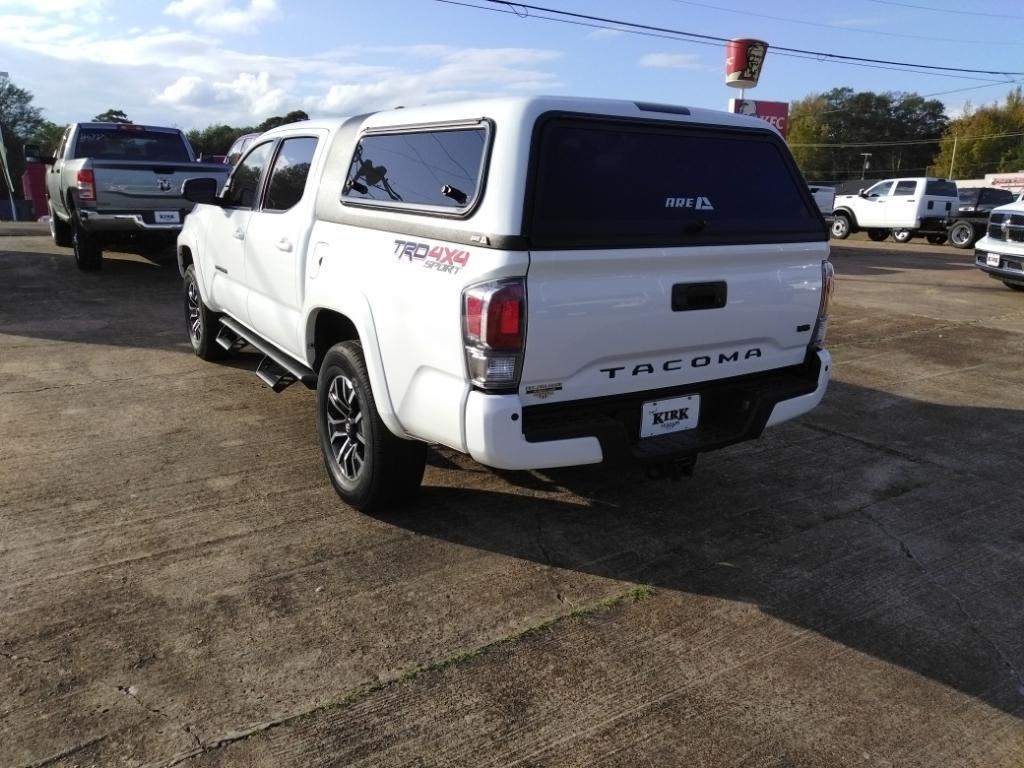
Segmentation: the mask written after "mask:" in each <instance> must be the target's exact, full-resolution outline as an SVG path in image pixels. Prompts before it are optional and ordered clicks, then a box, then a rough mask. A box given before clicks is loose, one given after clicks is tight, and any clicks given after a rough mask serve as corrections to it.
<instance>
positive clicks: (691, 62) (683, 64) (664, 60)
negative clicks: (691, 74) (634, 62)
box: [640, 53, 707, 69]
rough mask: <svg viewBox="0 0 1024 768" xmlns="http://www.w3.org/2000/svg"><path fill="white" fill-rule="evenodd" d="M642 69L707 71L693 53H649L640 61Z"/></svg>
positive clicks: (705, 66)
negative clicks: (659, 68)
mask: <svg viewBox="0 0 1024 768" xmlns="http://www.w3.org/2000/svg"><path fill="white" fill-rule="evenodd" d="M640 66H641V67H661V68H667V69H707V65H705V64H701V63H700V57H699V56H697V55H696V54H692V53H648V54H647V55H646V56H644V57H643V58H642V59H640Z"/></svg>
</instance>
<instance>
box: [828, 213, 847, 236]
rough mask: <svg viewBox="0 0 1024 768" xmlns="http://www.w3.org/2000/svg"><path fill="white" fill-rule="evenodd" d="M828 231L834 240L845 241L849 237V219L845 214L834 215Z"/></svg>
mask: <svg viewBox="0 0 1024 768" xmlns="http://www.w3.org/2000/svg"><path fill="white" fill-rule="evenodd" d="M830 231H831V233H832V237H834V238H835V239H836V240H845V239H846V238H848V237H849V236H850V218H849V217H848V216H847V215H846V214H845V213H837V214H835V215H834V216H833V217H832V228H831V230H830Z"/></svg>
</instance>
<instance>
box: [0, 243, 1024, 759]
mask: <svg viewBox="0 0 1024 768" xmlns="http://www.w3.org/2000/svg"><path fill="white" fill-rule="evenodd" d="M40 231H41V230H39V229H38V228H37V227H35V226H34V225H33V226H30V227H27V228H26V227H22V228H20V229H13V228H11V227H10V225H8V229H7V230H5V231H0V298H2V301H0V766H43V765H47V766H48V765H54V766H104V767H106V766H140V765H145V766H186V767H187V768H200V767H201V766H202V767H207V766H265V767H266V768H270V767H274V768H276V767H278V766H294V767H296V768H299V767H300V766H301V767H302V768H305V767H306V766H328V765H331V766H357V765H358V766H398V765H417V766H442V765H444V766H474V767H475V766H485V765H493V766H497V765H523V766H527V765H528V766H597V765H600V766H624V767H625V766H658V767H659V768H660V767H663V766H676V765H680V766H683V765H685V766H732V765H736V766H779V767H780V768H781V767H783V766H786V767H790V766H822V767H823V768H824V767H825V766H828V767H830V768H832V767H834V766H900V767H903V766H922V767H924V766H927V767H928V768H934V767H935V766H943V767H947V766H986V767H987V768H995V767H999V766H1006V767H1007V768H1009V767H1011V766H1012V767H1013V768H1020V766H1021V765H1024V720H1022V718H1024V677H1022V674H1024V589H1022V585H1024V483H1022V482H1021V477H1022V470H1021V467H1022V466H1024V410H1022V407H1024V406H1022V403H1024V399H1022V393H1024V366H1022V360H1024V294H1021V293H1014V292H1011V291H1009V290H1007V289H1005V288H1004V287H1003V286H1002V285H1000V284H999V283H997V282H995V281H993V280H991V279H989V278H987V277H985V276H984V275H982V274H981V273H980V272H979V271H978V270H976V269H974V268H973V267H972V266H971V255H970V252H967V253H964V252H961V251H956V250H953V249H951V248H948V247H930V246H926V245H922V244H919V243H917V242H916V241H915V243H912V244H910V245H898V244H894V243H892V242H891V241H890V242H888V243H882V244H874V243H868V242H867V241H861V242H856V241H852V240H851V241H847V242H844V243H843V244H842V245H838V246H836V247H835V248H834V256H833V260H834V262H835V264H836V268H837V271H838V273H839V285H838V293H837V297H836V303H835V309H834V316H833V317H834V319H833V326H832V332H831V338H830V341H831V345H830V346H831V347H832V349H833V352H834V354H835V359H836V365H835V375H836V379H835V382H834V384H833V387H832V389H831V390H830V393H829V396H828V398H827V399H826V403H825V405H824V406H823V407H822V408H820V409H819V410H818V411H816V412H815V413H813V414H812V415H810V416H809V417H805V418H803V419H802V420H799V421H798V422H796V423H790V424H787V425H784V426H782V427H779V428H776V429H774V430H772V431H770V432H769V433H768V434H766V435H765V436H764V437H763V438H762V439H761V440H760V441H757V442H755V443H750V444H747V445H743V446H738V447H735V448H732V449H729V450H726V451H723V452H720V453H718V454H711V455H708V456H705V457H703V458H702V459H701V461H700V462H699V464H698V467H697V474H696V476H695V477H694V478H693V479H692V480H689V481H683V482H681V483H678V484H673V483H670V482H657V483H653V482H648V481H646V480H644V479H642V477H641V476H640V475H639V474H637V473H628V474H625V475H623V474H620V473H614V472H609V471H607V470H605V469H601V468H591V469H582V470H573V471H558V472H544V473H496V472H492V471H489V470H486V469H484V468H482V467H480V466H478V465H476V464H474V463H473V462H472V461H470V460H468V459H466V458H463V457H461V456H459V455H457V454H454V453H451V452H448V451H435V452H433V453H432V455H431V458H430V464H429V466H428V470H427V476H426V480H425V482H426V488H425V491H424V494H423V497H422V503H421V505H420V508H419V509H417V510H412V511H407V512H403V513H401V514H391V515H384V516H379V517H370V516H366V515H362V514H358V513H356V512H354V511H352V510H350V509H348V508H347V507H345V506H344V505H342V504H341V503H340V502H339V501H338V500H337V498H336V496H335V495H334V492H333V491H332V489H331V487H330V484H329V482H328V481H327V478H326V476H325V474H324V472H323V470H322V468H321V464H320V458H319V454H318V449H317V443H316V439H315V431H314V427H313V422H312V410H313V396H312V393H310V392H309V391H306V390H303V389H300V388H297V387H293V388H291V389H289V390H287V391H286V392H285V393H284V394H282V395H278V396H275V395H273V394H271V393H270V392H269V391H268V390H267V389H266V388H265V387H264V386H263V385H262V384H261V383H260V382H259V381H258V380H257V379H256V377H255V376H254V375H253V374H252V372H251V370H252V369H253V368H254V367H255V362H256V359H255V357H253V356H250V355H241V356H239V357H237V358H235V359H233V360H232V361H231V362H230V363H229V364H226V365H214V364H208V363H203V362H202V361H200V360H198V359H197V358H195V357H194V356H193V355H192V353H191V349H190V347H189V345H188V341H187V338H186V336H185V332H184V323H183V319H182V309H181V300H180V298H179V290H178V283H179V280H178V276H177V273H176V270H175V268H174V266H173V265H172V264H171V263H170V262H166V261H165V262H158V263H153V262H149V261H146V260H144V259H140V258H133V257H123V258H121V257H117V258H113V259H109V260H108V261H107V262H106V264H105V265H104V268H103V271H102V272H101V273H100V274H84V273H80V272H78V271H77V270H76V269H75V267H74V263H73V260H72V257H71V255H70V252H69V251H67V250H63V249H57V248H54V247H53V246H52V245H51V244H50V242H49V240H48V238H46V237H44V236H42V235H41V234H39V232H40Z"/></svg>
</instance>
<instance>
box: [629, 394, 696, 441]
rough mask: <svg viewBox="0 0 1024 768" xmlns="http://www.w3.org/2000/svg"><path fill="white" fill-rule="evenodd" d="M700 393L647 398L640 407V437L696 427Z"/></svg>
mask: <svg viewBox="0 0 1024 768" xmlns="http://www.w3.org/2000/svg"><path fill="white" fill-rule="evenodd" d="M699 421H700V395H682V396H680V397H669V398H665V399H664V400H648V401H647V402H645V403H644V404H643V405H642V406H641V407H640V437H641V438H645V437H658V436H659V435H669V434H672V433H673V432H683V431H685V430H688V429H694V428H696V426H697V424H698V422H699Z"/></svg>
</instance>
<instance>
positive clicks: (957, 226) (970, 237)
mask: <svg viewBox="0 0 1024 768" xmlns="http://www.w3.org/2000/svg"><path fill="white" fill-rule="evenodd" d="M975 239H976V238H975V237H974V225H973V224H971V222H969V221H954V222H953V226H951V227H950V228H949V244H950V245H952V246H953V247H954V248H970V247H971V246H972V245H974V241H975Z"/></svg>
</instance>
